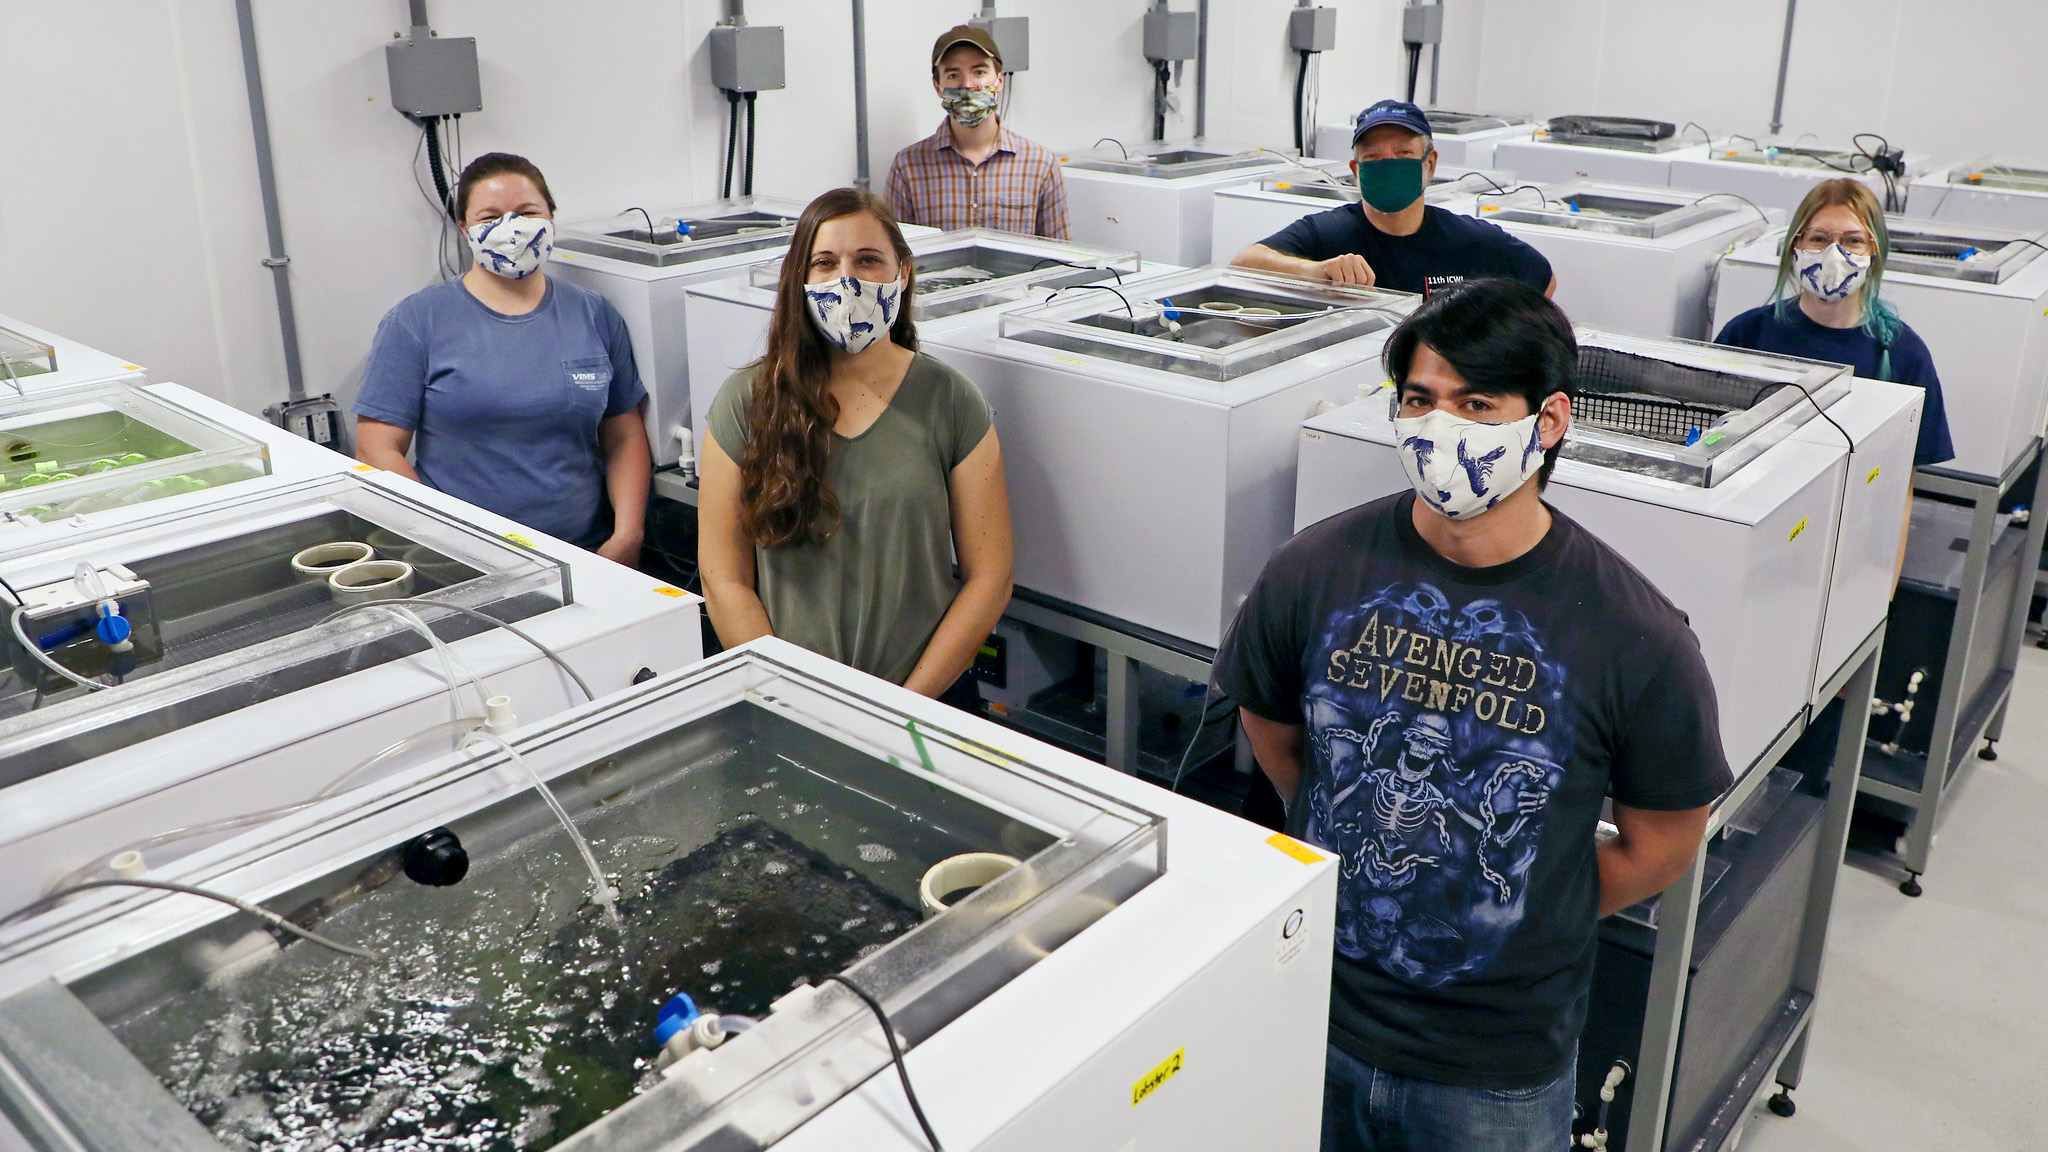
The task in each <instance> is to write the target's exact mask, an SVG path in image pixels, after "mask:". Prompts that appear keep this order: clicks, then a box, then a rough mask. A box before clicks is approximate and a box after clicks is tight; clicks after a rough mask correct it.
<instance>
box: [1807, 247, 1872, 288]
mask: <svg viewBox="0 0 2048 1152" xmlns="http://www.w3.org/2000/svg"><path fill="white" fill-rule="evenodd" d="M1869 270H1870V257H1868V256H1853V255H1850V254H1849V253H1848V252H1845V251H1843V250H1842V246H1841V245H1839V244H1830V245H1828V246H1827V247H1825V248H1820V249H1813V250H1808V249H1804V248H1801V249H1798V250H1796V251H1794V252H1793V254H1792V271H1793V274H1794V275H1795V276H1797V277H1798V278H1799V290H1800V291H1801V292H1805V293H1808V294H1810V295H1813V296H1817V297H1819V298H1820V299H1822V300H1826V301H1828V302H1829V303H1834V302H1836V301H1839V300H1847V299H1848V298H1849V297H1851V296H1854V295H1855V294H1856V290H1857V289H1858V288H1861V287H1862V286H1863V274H1864V273H1865V272H1867V271H1869Z"/></svg>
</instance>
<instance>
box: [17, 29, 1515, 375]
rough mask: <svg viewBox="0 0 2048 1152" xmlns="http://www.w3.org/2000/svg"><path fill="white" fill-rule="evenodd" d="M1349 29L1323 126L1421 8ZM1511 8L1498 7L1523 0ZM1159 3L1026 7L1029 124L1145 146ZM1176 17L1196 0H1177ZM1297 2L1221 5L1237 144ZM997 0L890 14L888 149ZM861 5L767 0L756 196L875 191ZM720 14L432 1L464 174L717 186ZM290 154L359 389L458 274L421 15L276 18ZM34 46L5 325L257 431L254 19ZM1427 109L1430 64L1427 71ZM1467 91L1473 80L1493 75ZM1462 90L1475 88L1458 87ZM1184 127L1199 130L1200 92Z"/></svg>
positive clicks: (309, 291)
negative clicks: (714, 62) (459, 81)
mask: <svg viewBox="0 0 2048 1152" xmlns="http://www.w3.org/2000/svg"><path fill="white" fill-rule="evenodd" d="M1326 2H1330V3H1333V4H1334V6H1336V7H1337V8H1339V9H1340V10H1341V12H1340V16H1339V19H1338V48H1337V50H1336V51H1335V52H1333V53H1331V54H1330V55H1329V57H1328V58H1327V59H1326V60H1325V61H1324V65H1323V76H1322V92H1323V94H1322V109H1323V112H1324V119H1329V118H1332V117H1333V116H1342V115H1344V114H1346V113H1349V112H1352V111H1355V110H1356V109H1357V108H1358V107H1360V106H1362V105H1363V104H1365V103H1366V102H1368V101H1370V100H1371V99H1374V98H1377V97H1379V96H1382V95H1386V94H1389V93H1394V92H1396V91H1397V90H1398V86H1399V85H1400V84H1401V83H1402V82H1403V78H1404V67H1405V65H1404V58H1403V52H1402V49H1401V46H1400V44H1399V42H1398V41H1399V22H1400V15H1399V8H1400V2H1401V0H1326ZM1496 2H1498V0H1496ZM1149 6H1150V5H1149V4H1148V3H1146V2H1145V0H1006V2H1004V3H1003V4H1002V5H1001V11H1002V12H1003V14H1005V15H1019V16H1028V17H1030V18H1031V22H1032V59H1033V66H1032V69H1031V70H1030V71H1029V72H1026V73H1024V74H1022V75H1021V76H1019V77H1018V78H1017V81H1016V84H1017V86H1016V90H1015V92H1014V94H1013V101H1012V106H1011V116H1010V121H1011V123H1012V124H1013V125H1014V126H1015V127H1016V128H1017V129H1018V130H1020V131H1022V132H1024V133H1025V134H1026V135H1028V136H1031V137H1033V138H1034V139H1038V140H1040V141H1042V142H1044V143H1046V144H1049V145H1051V146H1052V147H1054V148H1057V149H1063V150H1064V149H1071V148H1075V147H1083V146H1086V145H1088V144H1090V143H1091V142H1093V141H1094V140H1095V139H1097V138H1098V137H1101V136H1119V137H1122V138H1124V139H1127V140H1129V139H1144V138H1146V137H1147V136H1148V134H1149V132H1150V127H1151V110H1150V109H1151V104H1150V92H1151V73H1150V69H1149V66H1148V65H1147V64H1146V62H1145V61H1144V59H1143V58H1142V53H1141V52H1140V48H1139V44H1140V27H1141V21H1142V18H1143V13H1144V11H1145V9H1146V8H1148V7H1149ZM1175 6H1176V7H1177V8H1182V9H1186V8H1191V7H1193V0H1175ZM1292 6H1293V5H1292V2H1291V0H1214V2H1213V4H1212V17H1211V53H1212V58H1211V75H1210V80H1209V123H1210V134H1211V135H1212V136H1215V137H1218V138H1225V139H1230V140H1235V141H1243V142H1250V143H1286V142H1288V141H1289V139H1290V137H1291V132H1290V129H1289V124H1288V106H1289V101H1290V99H1291V95H1292V87H1293V75H1294V73H1293V68H1294V57H1293V55H1292V54H1291V53H1290V52H1289V51H1288V50H1287V48H1286V39H1285V36H1286V20H1287V10H1288V9H1289V8H1290V7H1292ZM978 7H979V5H978V3H977V2H976V0H871V2H870V3H869V4H868V53H869V83H870V126H871V133H872V145H871V154H872V158H873V165H874V178H875V181H876V184H877V186H878V187H879V185H880V183H881V181H882V178H883V176H884V174H885V173H886V172H887V169H888V163H889V159H890V157H891V156H893V155H894V153H895V151H896V150H897V149H898V148H900V147H902V146H903V145H904V144H907V143H909V142H910V141H912V140H914V139H916V138H918V137H920V136H924V135H927V134H929V133H930V132H931V131H932V130H933V129H934V128H935V127H936V126H937V123H938V119H939V111H938V108H937V105H936V103H935V100H934V98H933V96H932V93H931V88H930V83H929V71H928V58H927V53H928V52H929V50H930V44H931V41H932V38H933V37H934V36H935V35H936V34H937V33H938V32H939V31H941V30H942V29H943V28H944V27H945V26H947V25H948V24H950V23H953V22H956V21H958V20H960V19H963V18H965V17H967V16H969V15H972V14H973V13H974V11H975V10H977V9H978ZM850 8H851V6H850V4H847V3H836V2H832V0H753V2H752V3H750V4H748V5H747V15H748V18H749V20H750V21H752V22H754V23H758V24H780V25H782V26H783V27H784V28H785V30H786V32H785V34H786V36H787V45H788V61H789V80H790V86H789V87H788V88H787V89H786V90H783V91H779V92H769V93H764V94H763V95H762V96H761V97H760V98H759V105H758V116H759V140H758V147H759V152H760V157H761V159H760V162H759V164H758V165H757V166H756V182H755V183H756V187H757V189H759V190H761V191H764V192H775V193H780V194H785V195H794V196H809V195H813V194H815V193H817V192H820V191H823V190H824V189H826V188H830V187H833V186H835V185H839V184H845V183H849V182H850V181H851V179H852V177H853V173H854V136H853V113H852V89H853V81H852V73H853V67H852V52H851V48H850V43H849V40H850V29H851V22H850ZM721 10H722V4H721V3H720V0H606V2H605V3H603V4H590V5H566V4H561V3H555V2H549V0H430V13H431V16H432V20H433V26H434V27H435V28H436V29H437V30H439V31H440V32H442V33H443V34H446V35H450V36H475V37H476V38H477V41H478V48H479V55H480V59H481V63H482V72H483V91H484V110H483V111H482V112H480V113H477V114H474V115H471V116H467V117H465V118H464V120H463V133H462V134H463V144H464V149H465V152H466V153H467V154H468V155H471V156H474V155H476V154H477V153H480V152H484V151H487V150H492V149H505V150H510V151H517V152H522V153H524V154H526V155H528V156H530V157H532V158H533V159H534V160H535V161H536V162H537V163H538V164H540V166H541V167H542V169H543V170H544V171H545V172H546V173H547V174H548V178H549V181H550V183H551V184H552V186H553V189H554V192H555V195H556V198H557V199H558V201H559V202H560V205H561V208H560V213H561V215H562V216H563V217H565V218H574V217H576V216H584V215H595V214H608V213H611V212H615V211H617V210H619V209H621V208H624V207H626V206H628V205H633V204H641V205H655V204H673V203H678V202H685V201H689V200H695V199H703V198H706V197H709V196H712V195H715V194H716V192H717V186H718V177H719V165H720V161H721V159H722V153H723V146H724V125H725V119H724V117H725V101H724V99H723V97H722V96H721V94H720V93H718V92H717V91H716V90H715V89H713V88H712V87H711V84H710V77H709V63H708V61H707V59H706V57H705V53H704V47H703V45H704V38H705V35H706V33H707V32H708V31H709V29H710V28H711V26H712V25H713V24H714V23H715V22H716V21H717V19H718V17H719V15H720V12H721ZM1448 11H1449V21H1450V27H1451V29H1452V36H1451V39H1452V41H1453V43H1452V45H1451V47H1450V48H1449V49H1447V51H1446V53H1445V55H1446V84H1447V85H1449V83H1450V80H1451V77H1452V75H1453V73H1454V71H1455V69H1456V68H1457V67H1458V66H1459V65H1458V61H1461V60H1469V59H1476V48H1475V47H1474V46H1476V44H1477V40H1478V37H1477V36H1476V35H1472V36H1462V37H1461V36H1460V35H1459V34H1458V30H1459V29H1460V28H1461V27H1465V26H1466V25H1471V26H1473V27H1475V28H1476V25H1477V16H1478V11H1479V9H1478V6H1477V4H1476V0H1475V2H1474V3H1473V4H1470V5H1468V6H1460V5H1459V4H1458V3H1457V2H1456V0H1453V5H1452V7H1451V8H1450V9H1449V10H1448ZM255 19H256V27H257V36H258V43H259V47H260V49H261V53H262V62H263V73H264V80H265V83H266V86H267V91H268V97H269V108H270V118H271V136H272V140H273V143H274V146H275V151H276V163H277V174H278V183H279V188H280V195H281V199H282V205H283V215H284V223H285V234H286V241H287V243H286V250H287V251H288V252H289V253H290V256H291V261H292V263H291V276H292V286H293V292H294V299H295V303H296V306H297V309H298V314H299V332H300V340H301V345H302V356H303V362H304V366H305V373H306V383H307V386H308V388H309V389H310V390H311V391H313V392H315V393H318V392H335V393H337V394H340V395H342V396H343V397H344V398H346V397H349V396H352V395H353V393H354V390H355V385H356V381H357V379H358V378H359V377H360V375H361V372H362V366H363V362H364V359H365V357H366V355H367V353H368V350H369V342H370V337H371V335H372V333H373V332H374V331H375V328H376V324H377V321H378V319H379V318H380V317H381V316H382V315H383V314H384V312H385V311H386V310H387V309H388V308H389V307H390V306H391V305H392V304H393V303H395V302H396V301H397V300H399V299H400V298H402V297H404V296H405V295H406V294H408V293H410V292H412V291H415V290H417V289H418V288H420V287H422V286H424V285H426V284H428V283H431V282H432V281H433V279H434V278H435V275H436V273H435V262H434V254H433V251H434V236H435V220H434V217H433V215H432V210H431V209H430V208H429V207H428V206H427V204H426V203H425V202H424V201H423V200H422V199H421V197H420V193H419V191H418V190H417V188H416V187H415V185H414V176H413V169H412V162H413V158H414V150H415V146H416V145H417V144H418V142H419V135H418V133H417V132H416V131H415V130H414V129H413V128H412V126H411V125H410V124H409V123H407V122H406V121H405V120H404V119H403V118H402V117H400V116H399V115H398V114H396V113H394V112H393V111H392V110H391V108H390V105H389V103H388V99H387V96H388V84H387V80H386V75H385V69H384V54H383V47H384V45H385V44H386V43H388V42H389V41H390V39H391V37H392V35H393V33H394V32H396V31H398V30H400V29H401V28H402V27H403V26H404V24H405V22H406V18H405V4H404V3H403V2H402V0H356V2H353V3H347V4H331V3H329V4H308V3H305V2H304V0H256V3H255ZM0 25H4V35H5V39H6V41H7V43H8V46H9V52H8V61H9V63H8V68H7V72H8V82H7V96H6V112H5V133H4V136H5V140H6V143H7V147H8V152H9V164H8V168H9V173H8V178H7V179H6V180H5V181H0V313H7V314H12V315H18V316H21V317H23V318H24V319H27V320H30V321H32V322H34V323H36V324H38V325H41V326H43V327H46V328H50V329H52V330H55V331H58V332H62V333H63V334H65V335H67V336H70V337H73V338H76V339H79V340H83V341H85V342H86V343H89V344H93V345H95V346H99V347H102V348H105V349H107V350H109V351H112V352H115V353H117V354H119V355H122V356H128V357H133V358H134V359H135V360H136V362H138V363H141V364H144V365H147V366H148V367H149V368H150V370H151V373H152V375H153V377H154V378H155V379H158V380H178V381H181V382H184V383H188V384H190V385H192V386H193V387H195V388H198V389H200V390H201V391H204V392H207V393H209V394H211V395H214V396H217V397H219V398H221V399H223V400H226V401H228V402H229V403H232V404H234V405H236V406H237V407H240V408H243V409H246V410H251V411H253V410H256V409H259V408H261V407H262V406H263V405H264V404H266V403H269V402H271V401H273V400H276V399H278V398H281V397H282V396H283V394H284V390H285V388H284V372H283V354H282V352H281V350H280V346H279V339H278V334H277V314H276V308H275V304H274V302H273V297H272V290H271V279H270V273H269V272H268V270H266V269H265V268H263V267H262V266H261V264H260V263H259V261H260V260H261V258H262V257H263V256H264V254H265V248H266V245H265V239H264V231H263V216H262V207H261V202H260V200H259V199H258V194H257V188H256V177H255V161H254V157H253V152H252V148H251V144H250V133H249V118H248V107H247V102H246V97H245V94H244V91H243V86H242V70H241V57H240V48H239V43H238V40H237V37H236V30H235V20H234V6H233V4H232V3H230V2H229V0H100V2H96V3H92V4H77V3H68V2H66V0H0ZM1423 83H1424V86H1425V89H1426V87H1427V83H1428V81H1427V70H1426V69H1425V78H1424V81H1423ZM1467 83H1468V84H1469V80H1468V81H1467ZM1446 91H1447V92H1448V91H1449V88H1448V87H1447V89H1446ZM1176 95H1177V97H1178V98H1179V100H1180V101H1181V104H1182V108H1183V112H1182V113H1181V114H1179V115H1177V116H1175V117H1173V118H1172V121H1171V123H1170V125H1169V133H1170V134H1180V135H1184V134H1186V133H1187V132H1189V131H1190V130H1191V122H1192V110H1193V98H1194V73H1193V70H1192V68H1190V69H1189V70H1188V71H1187V73H1186V74H1185V76H1184V77H1183V80H1182V82H1181V84H1180V85H1179V87H1178V88H1177V90H1176Z"/></svg>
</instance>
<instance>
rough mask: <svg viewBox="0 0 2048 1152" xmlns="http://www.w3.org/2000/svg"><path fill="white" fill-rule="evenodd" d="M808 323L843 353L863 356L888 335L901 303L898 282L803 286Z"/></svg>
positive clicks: (851, 281)
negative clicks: (808, 316) (807, 304)
mask: <svg viewBox="0 0 2048 1152" xmlns="http://www.w3.org/2000/svg"><path fill="white" fill-rule="evenodd" d="M804 297H805V299H806V300H808V301H809V302H810V305H811V308H810V313H811V323H812V325H814V326H815V327H816V328H817V329H818V334H819V335H821V336H823V337H824V338H825V339H826V340H828V341H830V342H831V344H832V346H833V347H834V348H837V349H839V350H840V351H841V352H845V353H849V354H851V353H856V352H865V351H867V350H868V348H869V346H870V345H872V344H874V342H875V341H877V340H880V339H881V338H882V337H884V336H886V335H888V334H889V328H890V326H891V325H893V324H895V323H896V310H897V307H898V306H899V305H901V304H902V302H903V283H902V281H900V280H884V281H879V282H877V281H874V280H857V279H855V278H853V277H851V276H841V277H840V278H839V279H837V280H829V281H826V282H825V283H823V284H806V285H804Z"/></svg>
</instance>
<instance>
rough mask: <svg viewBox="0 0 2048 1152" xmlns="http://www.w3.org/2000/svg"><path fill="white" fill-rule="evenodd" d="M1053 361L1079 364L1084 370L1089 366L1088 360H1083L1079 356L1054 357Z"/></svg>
mask: <svg viewBox="0 0 2048 1152" xmlns="http://www.w3.org/2000/svg"><path fill="white" fill-rule="evenodd" d="M1053 359H1055V360H1057V361H1059V362H1060V363H1062V364H1078V365H1080V366H1081V367H1083V368H1086V367H1087V366H1088V362H1087V361H1086V360H1083V359H1081V358H1080V357H1079V356H1055V357H1053Z"/></svg>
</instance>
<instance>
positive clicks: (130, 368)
mask: <svg viewBox="0 0 2048 1152" xmlns="http://www.w3.org/2000/svg"><path fill="white" fill-rule="evenodd" d="M121 371H123V372H140V371H142V365H140V364H123V365H121Z"/></svg>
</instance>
